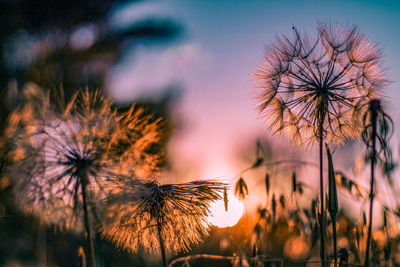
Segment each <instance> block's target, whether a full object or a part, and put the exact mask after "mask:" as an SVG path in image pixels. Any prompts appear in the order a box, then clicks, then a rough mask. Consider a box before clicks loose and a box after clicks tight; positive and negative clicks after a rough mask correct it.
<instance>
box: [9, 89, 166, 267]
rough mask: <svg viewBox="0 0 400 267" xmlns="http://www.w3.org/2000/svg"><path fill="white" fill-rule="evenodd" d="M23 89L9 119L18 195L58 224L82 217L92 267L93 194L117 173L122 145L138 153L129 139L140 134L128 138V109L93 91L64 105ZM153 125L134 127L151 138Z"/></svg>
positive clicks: (77, 224) (75, 224)
mask: <svg viewBox="0 0 400 267" xmlns="http://www.w3.org/2000/svg"><path fill="white" fill-rule="evenodd" d="M25 92H26V94H27V95H26V97H27V103H26V105H24V106H23V107H22V108H21V109H20V110H17V111H16V112H15V121H16V122H14V124H18V125H19V126H18V127H14V128H15V138H14V141H15V142H14V143H15V149H14V152H13V153H14V156H15V157H16V158H15V162H16V163H15V165H14V166H13V170H14V171H15V172H16V173H15V176H16V177H18V178H19V179H18V180H17V181H16V183H17V197H18V200H19V201H20V203H21V205H22V207H23V208H24V209H25V210H28V211H29V212H34V213H37V214H38V215H39V216H40V219H41V220H42V221H44V222H49V223H55V224H57V225H59V226H60V227H61V228H69V229H75V230H81V228H82V225H81V221H80V218H82V217H83V218H84V220H83V222H84V228H85V230H86V234H87V240H88V250H89V252H88V253H89V259H90V263H91V266H95V257H94V248H93V241H92V229H91V227H92V223H91V221H92V218H91V215H94V214H92V211H93V210H94V208H95V207H94V205H93V203H94V201H95V198H96V195H98V194H103V193H104V191H103V188H104V187H105V185H106V184H107V183H109V182H113V179H114V176H115V173H121V172H123V171H122V170H121V165H120V164H119V162H117V161H116V160H117V158H118V157H116V156H120V155H121V154H122V155H124V154H125V153H128V152H126V151H125V150H129V151H132V152H134V153H138V151H137V149H136V150H134V151H133V149H131V148H132V146H135V148H138V147H139V146H138V147H136V145H134V144H132V143H134V142H140V141H142V140H143V139H146V138H144V137H141V138H137V139H136V140H132V139H129V137H130V136H129V133H127V129H128V130H133V129H132V128H129V127H127V125H128V126H131V125H130V122H131V121H133V119H132V117H134V116H135V115H134V113H132V112H129V113H124V114H122V115H118V113H117V110H115V109H114V108H112V102H111V100H110V99H107V98H105V97H103V96H102V95H101V94H100V92H98V91H94V92H91V91H89V90H84V91H81V92H79V93H77V94H76V95H75V96H74V97H73V98H72V100H71V101H70V102H68V103H67V104H66V105H63V103H62V101H61V102H60V103H56V104H54V103H51V102H50V97H49V93H48V92H47V93H46V92H44V91H42V90H40V89H39V88H35V87H34V86H30V87H29V86H28V87H27V90H26V91H25ZM127 118H128V119H127ZM156 126H157V124H152V123H149V127H152V128H151V130H150V129H147V130H146V131H143V129H142V128H140V127H138V128H137V129H135V130H137V131H141V134H142V135H143V136H148V139H149V140H154V141H157V139H156V138H155V136H156V135H157V131H158V130H159V129H158V128H157V127H156ZM146 127H147V126H146ZM146 140H147V139H146ZM127 141H129V142H127ZM121 144H124V145H123V146H122V145H121ZM126 144H128V145H126ZM143 147H146V146H143ZM142 152H143V153H142V155H141V156H142V157H145V156H144V154H146V152H145V151H142ZM124 160H126V161H128V158H126V157H125V158H124ZM134 163H136V162H135V161H133V160H131V161H130V164H128V165H131V166H135V164H134ZM81 216H82V217H81Z"/></svg>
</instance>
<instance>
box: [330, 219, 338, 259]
mask: <svg viewBox="0 0 400 267" xmlns="http://www.w3.org/2000/svg"><path fill="white" fill-rule="evenodd" d="M331 218H332V227H333V258H334V260H335V267H337V266H338V265H337V264H338V262H337V233H336V214H335V215H334V216H331Z"/></svg>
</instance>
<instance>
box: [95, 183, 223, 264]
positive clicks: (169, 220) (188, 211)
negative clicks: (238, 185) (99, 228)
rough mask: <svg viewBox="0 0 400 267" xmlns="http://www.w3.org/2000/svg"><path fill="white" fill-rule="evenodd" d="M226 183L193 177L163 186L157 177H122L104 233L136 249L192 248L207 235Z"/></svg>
mask: <svg viewBox="0 0 400 267" xmlns="http://www.w3.org/2000/svg"><path fill="white" fill-rule="evenodd" d="M224 188H225V184H223V183H219V182H215V181H202V180H198V181H193V182H189V183H182V184H164V185H160V184H159V183H158V182H156V181H149V182H145V181H141V180H132V179H126V178H123V179H121V183H119V184H116V185H115V186H114V187H113V188H112V194H110V197H108V199H107V203H108V205H107V208H106V214H105V216H104V217H105V222H106V223H105V226H104V229H103V235H104V236H105V237H106V238H108V239H110V240H112V241H114V242H115V243H116V244H117V246H119V247H122V248H125V249H128V250H130V251H132V252H136V251H137V250H138V249H139V248H140V247H142V248H143V249H144V250H145V251H147V252H156V251H158V250H160V251H161V255H162V260H163V264H164V266H167V259H166V251H172V252H178V251H182V250H183V251H187V250H188V249H189V246H190V245H191V244H196V243H198V242H199V241H200V240H201V238H202V236H203V235H205V234H206V233H207V228H208V222H207V216H208V214H209V212H210V204H211V202H213V201H216V200H218V199H220V198H221V196H220V193H221V192H222V191H223V190H224Z"/></svg>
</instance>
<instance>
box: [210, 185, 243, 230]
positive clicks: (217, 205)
mask: <svg viewBox="0 0 400 267" xmlns="http://www.w3.org/2000/svg"><path fill="white" fill-rule="evenodd" d="M243 210H244V207H243V203H241V202H240V201H239V200H238V199H237V198H236V197H235V196H234V195H233V194H232V193H231V191H229V192H228V211H225V205H224V200H223V199H220V200H218V201H216V202H214V203H213V204H212V206H211V215H210V216H209V217H208V221H209V222H210V224H212V225H215V226H217V227H221V228H223V227H230V226H234V225H235V224H237V223H238V221H239V220H240V218H241V217H242V214H243Z"/></svg>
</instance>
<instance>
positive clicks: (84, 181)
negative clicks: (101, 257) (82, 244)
mask: <svg viewBox="0 0 400 267" xmlns="http://www.w3.org/2000/svg"><path fill="white" fill-rule="evenodd" d="M86 185H87V177H86V175H83V177H82V182H81V188H82V202H83V214H84V221H85V228H86V239H87V243H88V250H89V259H90V266H91V267H95V266H96V262H95V259H94V248H93V239H92V232H91V230H90V221H89V212H88V207H87V199H86Z"/></svg>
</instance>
